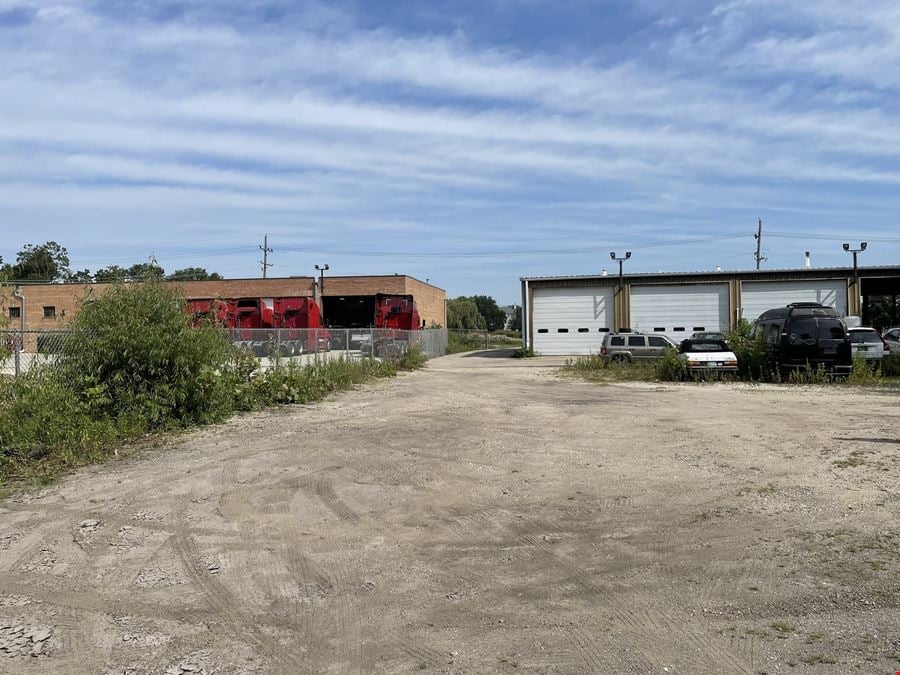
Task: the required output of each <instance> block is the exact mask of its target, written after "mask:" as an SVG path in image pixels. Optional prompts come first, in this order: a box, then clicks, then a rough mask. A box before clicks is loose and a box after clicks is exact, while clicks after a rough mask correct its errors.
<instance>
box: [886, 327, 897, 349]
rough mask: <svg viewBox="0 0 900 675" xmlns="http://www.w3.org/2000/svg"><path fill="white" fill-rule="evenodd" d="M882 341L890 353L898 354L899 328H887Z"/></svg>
mask: <svg viewBox="0 0 900 675" xmlns="http://www.w3.org/2000/svg"><path fill="white" fill-rule="evenodd" d="M884 341H885V342H886V343H887V346H888V348H889V349H890V350H891V354H897V355H900V328H889V329H888V330H886V331H885V332H884Z"/></svg>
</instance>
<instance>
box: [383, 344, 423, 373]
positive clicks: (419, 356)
mask: <svg viewBox="0 0 900 675" xmlns="http://www.w3.org/2000/svg"><path fill="white" fill-rule="evenodd" d="M427 362H428V356H427V355H426V354H425V352H424V351H422V347H421V346H419V345H410V346H409V347H407V348H406V349H404V350H403V353H402V354H401V355H400V356H399V357H398V358H396V359H394V360H393V361H391V364H392V365H393V366H394V367H395V368H396V369H397V370H416V369H417V368H421V367H422V366H424V365H425V364H426V363H427Z"/></svg>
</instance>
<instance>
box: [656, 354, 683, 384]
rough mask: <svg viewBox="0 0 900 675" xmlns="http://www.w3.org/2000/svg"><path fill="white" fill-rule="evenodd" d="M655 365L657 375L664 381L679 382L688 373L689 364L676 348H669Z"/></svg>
mask: <svg viewBox="0 0 900 675" xmlns="http://www.w3.org/2000/svg"><path fill="white" fill-rule="evenodd" d="M655 367H656V377H657V378H658V379H660V380H663V381H664V382H679V381H681V380H683V379H684V378H685V376H686V375H687V365H686V364H685V362H684V359H682V358H681V355H680V354H679V353H678V352H677V351H676V350H674V349H667V350H666V352H665V354H663V355H662V356H661V357H660V358H658V359H657V360H656V363H655Z"/></svg>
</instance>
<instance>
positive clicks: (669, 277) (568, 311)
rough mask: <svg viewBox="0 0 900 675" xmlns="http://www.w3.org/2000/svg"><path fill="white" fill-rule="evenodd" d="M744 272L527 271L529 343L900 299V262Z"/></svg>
mask: <svg viewBox="0 0 900 675" xmlns="http://www.w3.org/2000/svg"><path fill="white" fill-rule="evenodd" d="M858 275H859V286H858V290H856V291H855V292H854V289H855V288H857V286H856V284H855V283H854V272H853V269H852V268H850V267H832V268H810V267H803V268H799V269H788V270H750V271H737V272H725V271H721V272H720V271H716V272H684V273H652V274H626V275H623V276H622V277H621V278H620V277H619V276H618V275H605V274H604V275H597V276H560V277H525V278H522V280H521V281H522V307H523V314H522V320H523V323H522V331H523V342H524V344H525V346H526V347H531V348H533V349H534V351H536V352H538V353H540V354H589V353H596V352H599V351H600V346H601V343H602V341H603V334H604V333H608V332H610V331H615V330H622V329H628V330H632V331H639V332H642V333H656V334H661V335H666V336H668V337H670V338H672V339H674V340H676V341H679V340H682V339H684V338H686V337H688V336H690V334H691V333H692V332H694V331H700V330H706V331H726V330H728V329H730V328H732V327H734V326H735V325H736V324H737V322H738V320H739V319H741V318H742V317H743V318H746V319H748V320H750V321H753V320H755V319H756V318H757V317H758V316H759V315H760V314H762V313H763V312H764V311H766V310H767V309H772V308H773V307H783V306H784V305H786V304H788V303H791V302H819V303H822V304H823V305H830V306H832V307H834V308H836V309H837V310H838V311H839V312H840V313H841V314H842V315H844V316H846V315H862V317H863V321H864V322H865V321H866V314H867V311H866V307H867V305H868V300H869V298H870V297H873V296H889V297H891V298H892V299H893V303H894V307H896V306H897V297H898V295H900V265H891V266H886V267H860V268H858Z"/></svg>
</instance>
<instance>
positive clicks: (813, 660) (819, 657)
mask: <svg viewBox="0 0 900 675" xmlns="http://www.w3.org/2000/svg"><path fill="white" fill-rule="evenodd" d="M800 660H801V661H803V663H806V664H807V665H810V666H814V665H816V664H817V663H829V664H834V663H837V659H835V658H834V657H833V656H825V655H823V654H808V655H806V656H802V657H800Z"/></svg>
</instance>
